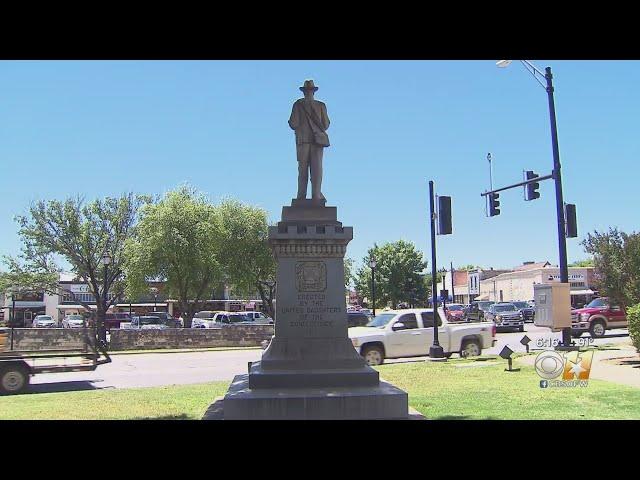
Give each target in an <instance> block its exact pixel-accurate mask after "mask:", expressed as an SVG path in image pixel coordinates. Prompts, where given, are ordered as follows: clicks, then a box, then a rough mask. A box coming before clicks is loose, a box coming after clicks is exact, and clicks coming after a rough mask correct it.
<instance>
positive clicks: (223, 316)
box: [213, 312, 251, 326]
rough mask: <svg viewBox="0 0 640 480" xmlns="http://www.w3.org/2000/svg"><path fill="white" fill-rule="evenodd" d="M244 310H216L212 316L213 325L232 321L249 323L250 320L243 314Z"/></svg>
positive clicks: (227, 323)
mask: <svg viewBox="0 0 640 480" xmlns="http://www.w3.org/2000/svg"><path fill="white" fill-rule="evenodd" d="M244 313H245V312H218V313H216V314H215V315H214V316H213V323H214V325H215V326H220V325H230V324H232V323H249V322H251V320H249V318H248V317H247V316H246V315H244Z"/></svg>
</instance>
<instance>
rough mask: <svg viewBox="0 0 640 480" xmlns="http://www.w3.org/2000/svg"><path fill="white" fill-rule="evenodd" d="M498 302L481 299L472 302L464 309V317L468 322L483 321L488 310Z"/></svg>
mask: <svg viewBox="0 0 640 480" xmlns="http://www.w3.org/2000/svg"><path fill="white" fill-rule="evenodd" d="M494 303H496V302H490V301H480V302H472V303H471V304H470V305H469V306H468V307H467V308H466V309H465V311H464V319H465V320H466V321H467V322H482V321H484V316H485V313H486V311H487V310H488V309H489V307H490V306H491V305H493V304H494Z"/></svg>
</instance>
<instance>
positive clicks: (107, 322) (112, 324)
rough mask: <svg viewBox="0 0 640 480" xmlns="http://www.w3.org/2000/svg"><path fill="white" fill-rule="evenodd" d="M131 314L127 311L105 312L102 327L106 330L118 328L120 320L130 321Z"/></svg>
mask: <svg viewBox="0 0 640 480" xmlns="http://www.w3.org/2000/svg"><path fill="white" fill-rule="evenodd" d="M130 321H131V315H129V314H128V313H123V312H118V313H107V315H106V316H105V318H104V327H105V328H106V329H107V330H111V329H112V328H120V324H121V323H122V322H130Z"/></svg>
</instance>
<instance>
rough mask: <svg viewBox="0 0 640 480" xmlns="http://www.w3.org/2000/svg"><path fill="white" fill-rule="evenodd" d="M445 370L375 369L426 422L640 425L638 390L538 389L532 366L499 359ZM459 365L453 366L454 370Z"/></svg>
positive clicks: (595, 385)
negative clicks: (402, 393) (511, 369)
mask: <svg viewBox="0 0 640 480" xmlns="http://www.w3.org/2000/svg"><path fill="white" fill-rule="evenodd" d="M495 361H497V362H498V365H490V366H489V365H488V366H473V367H471V366H469V367H462V365H465V364H466V365H469V364H472V365H473V364H476V365H482V364H483V363H484V362H479V361H473V360H467V361H450V362H447V363H446V364H436V363H423V362H416V363H403V364H390V365H382V366H380V367H378V370H379V372H380V376H381V377H383V378H384V379H385V380H387V381H389V382H391V383H393V384H394V385H396V386H397V387H399V388H402V389H403V390H405V391H407V392H409V404H410V405H411V406H412V407H413V408H415V409H416V410H418V411H419V412H420V413H422V414H423V415H425V416H426V417H427V418H429V419H510V420H511V419H522V420H525V419H526V420H529V419H531V420H538V419H540V420H544V419H563V420H564V419H594V420H595V419H640V389H638V388H633V387H629V386H626V385H619V384H615V383H611V382H605V381H602V380H589V385H588V386H587V387H582V388H581V387H573V388H540V380H541V379H540V377H539V376H538V375H537V373H536V372H535V370H534V368H533V367H532V366H527V365H522V364H520V363H519V362H514V368H520V369H521V370H520V371H519V372H505V371H504V369H505V368H506V365H507V362H506V361H505V360H502V359H500V358H498V359H492V360H491V362H495ZM456 365H457V366H456Z"/></svg>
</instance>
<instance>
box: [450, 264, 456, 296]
mask: <svg viewBox="0 0 640 480" xmlns="http://www.w3.org/2000/svg"><path fill="white" fill-rule="evenodd" d="M455 279H456V276H455V275H454V273H453V262H451V298H452V299H453V303H456V291H455V287H454V286H453V282H454V280H455Z"/></svg>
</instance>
